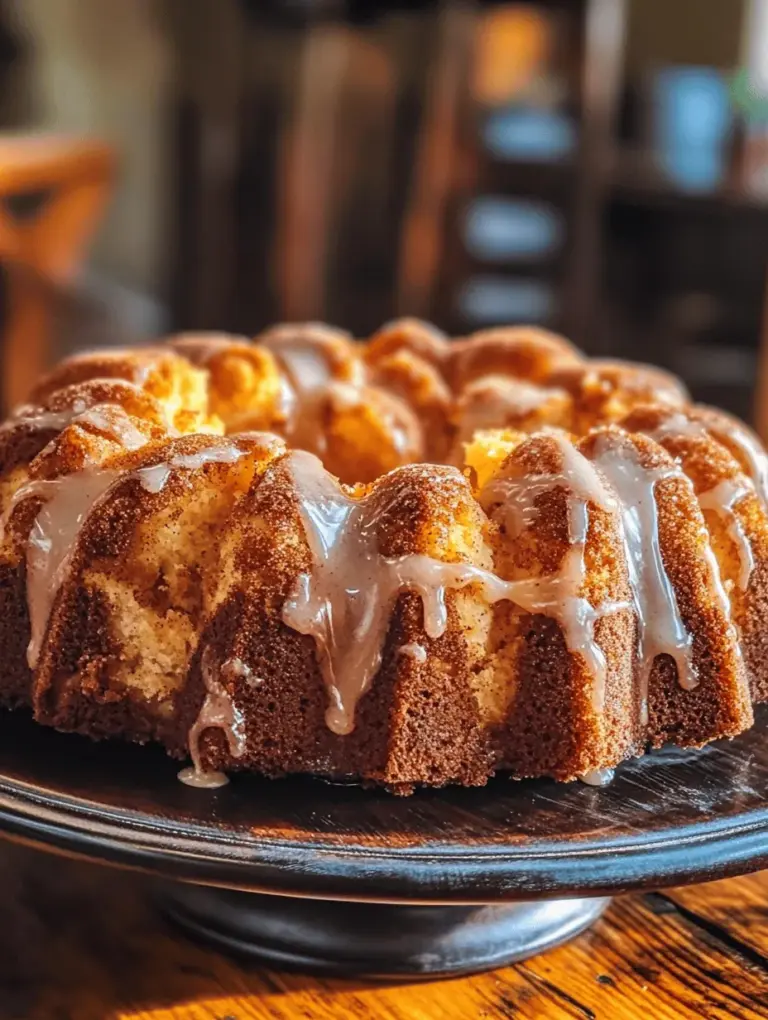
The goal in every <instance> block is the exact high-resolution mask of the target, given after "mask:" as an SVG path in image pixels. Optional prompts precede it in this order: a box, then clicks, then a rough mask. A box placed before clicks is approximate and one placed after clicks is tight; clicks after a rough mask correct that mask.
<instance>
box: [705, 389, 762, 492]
mask: <svg viewBox="0 0 768 1020" xmlns="http://www.w3.org/2000/svg"><path fill="white" fill-rule="evenodd" d="M695 414H696V417H697V418H698V419H700V420H701V421H702V422H703V423H704V425H705V427H706V428H707V430H708V431H709V432H710V433H711V434H712V435H713V436H714V437H715V439H717V438H718V433H720V434H721V435H722V436H723V437H724V438H725V441H726V443H727V442H731V443H732V444H733V445H734V446H735V447H736V448H737V449H738V450H739V451H740V452H741V454H742V456H743V458H744V460H745V461H746V465H747V469H748V474H749V476H750V478H751V479H752V481H753V482H754V484H755V489H756V490H757V494H758V496H759V497H760V501H761V502H762V504H763V506H765V507H768V453H767V452H766V451H765V450H764V449H763V446H762V445H761V443H760V440H759V439H758V438H757V436H756V435H755V433H754V432H753V431H752V430H751V429H749V428H747V426H746V425H745V424H744V423H743V422H741V421H739V420H738V419H736V418H733V417H732V416H731V415H729V414H726V413H725V412H724V411H718V410H716V409H714V408H709V407H696V408H695Z"/></svg>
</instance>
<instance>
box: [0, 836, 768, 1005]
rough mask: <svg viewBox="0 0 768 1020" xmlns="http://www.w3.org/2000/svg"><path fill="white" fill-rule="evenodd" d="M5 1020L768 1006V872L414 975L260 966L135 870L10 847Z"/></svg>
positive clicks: (666, 896) (1, 933) (1, 954)
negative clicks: (445, 974)
mask: <svg viewBox="0 0 768 1020" xmlns="http://www.w3.org/2000/svg"><path fill="white" fill-rule="evenodd" d="M0 867H1V868H2V874H3V884H4V895H3V897H2V900H1V901H0V1018H2V1020H9V1018H12V1020H70V1018H71V1020H129V1018H130V1020H257V1018H258V1020H261V1018H271V1020H276V1018H277V1020H281V1018H289V1017H290V1018H297V1020H298V1018H301V1020H307V1018H312V1020H313V1018H322V1020H325V1018H333V1020H344V1018H347V1017H349V1018H351V1017H355V1018H358V1020H360V1018H366V1020H367V1018H372V1020H378V1018H382V1020H383V1018H386V1020H401V1018H402V1020H432V1018H438V1017H440V1018H443V1017H447V1018H452V1017H456V1018H461V1020H475V1018H486V1017H487V1018H494V1017H501V1018H512V1017H514V1018H523V1020H529V1018H531V1020H561V1018H566V1017H574V1018H593V1017H594V1018H599V1020H630V1018H631V1020H636V1018H642V1020H667V1018H670V1020H673V1018H674V1020H680V1018H687V1017H706V1018H717V1020H720V1018H725V1017H739V1018H754V1017H762V1018H765V1017H768V872H763V873H762V874H759V875H755V876H752V877H747V878H736V879H729V880H727V881H722V882H714V883H712V884H710V885H700V886H695V887H693V888H689V889H679V890H675V891H672V892H665V893H654V894H650V895H645V896H639V895H636V896H628V897H626V898H624V899H620V900H618V901H615V902H614V904H613V906H612V907H611V909H610V910H609V912H608V914H607V915H606V916H605V918H604V919H603V920H601V921H600V922H598V924H597V925H596V926H595V927H594V928H593V929H592V930H591V931H590V932H588V933H587V934H586V935H583V936H582V937H581V938H580V939H578V940H577V941H575V942H573V943H571V944H570V945H569V946H566V947H564V948H563V949H559V950H555V951H553V952H550V953H548V954H546V955H544V956H541V957H539V958H537V959H533V960H529V961H527V962H525V963H521V964H518V965H517V966H516V967H509V968H506V969H504V970H500V971H496V972H494V973H490V974H482V975H479V976H478V977H473V978H467V979H461V980H454V981H443V982H435V983H430V984H411V985H379V986H377V985H375V984H371V983H368V982H365V981H359V980H350V981H348V982H347V981H340V980H321V979H318V978H312V977H307V976H305V975H302V974H288V973H276V972H273V971H267V970H261V969H259V968H258V967H256V966H253V965H250V964H248V963H242V964H241V963H237V962H234V961H232V960H229V959H226V958H224V957H223V956H220V955H218V954H217V953H214V952H211V951H209V950H208V949H206V948H204V947H200V946H197V945H195V944H193V943H192V942H189V941H188V940H187V939H186V938H185V937H183V936H182V935H180V934H179V933H178V932H177V931H176V929H174V928H173V927H171V926H170V925H168V924H167V923H165V922H164V921H163V920H162V918H161V917H160V916H159V915H158V914H157V912H156V911H155V909H154V908H153V905H152V902H151V888H152V887H151V883H150V882H149V881H148V880H146V879H144V878H143V877H141V876H138V875H133V874H129V873H127V872H121V871H112V870H109V869H107V868H101V867H98V866H95V865H89V864H80V863H74V862H70V861H65V860H63V859H61V858H57V857H53V856H48V855H44V854H42V853H39V852H37V851H33V850H26V849H24V848H21V847H11V846H5V845H3V846H2V847H0Z"/></svg>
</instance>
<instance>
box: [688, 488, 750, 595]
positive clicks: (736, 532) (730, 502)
mask: <svg viewBox="0 0 768 1020" xmlns="http://www.w3.org/2000/svg"><path fill="white" fill-rule="evenodd" d="M752 491H753V490H752V487H751V486H750V487H749V488H747V486H746V485H740V484H739V482H738V480H737V479H733V478H727V479H724V480H723V481H722V482H720V483H719V484H718V485H716V486H715V487H714V488H713V489H709V490H707V492H702V493H701V494H700V496H699V497H698V499H699V506H700V507H701V509H702V510H712V511H714V513H716V514H718V515H719V516H720V517H722V518H723V519H724V520H725V522H726V524H727V528H728V534H729V536H730V538H731V541H732V542H733V544H734V545H735V546H736V550H737V552H738V556H739V578H738V585H739V587H740V588H741V589H742V591H745V590H746V589H747V588H748V587H749V580H750V577H751V576H752V571H753V569H754V566H755V557H754V554H753V552H752V543H751V542H750V540H749V536H748V535H747V533H746V531H745V530H744V524H743V523H742V520H741V518H740V517H739V515H738V514H737V513H736V504H737V503H739V502H740V501H741V500H742V499H743V498H744V497H745V496H748V495H749V494H750V493H751V492H752Z"/></svg>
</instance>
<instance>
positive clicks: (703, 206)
mask: <svg viewBox="0 0 768 1020" xmlns="http://www.w3.org/2000/svg"><path fill="white" fill-rule="evenodd" d="M0 129H2V134H0V266H2V288H1V294H0V323H2V331H3V348H2V350H3V357H2V372H3V374H2V387H3V399H4V402H5V404H6V406H8V405H9V404H12V403H15V402H16V401H18V400H20V399H22V397H23V394H24V390H25V388H26V387H27V385H28V383H29V381H30V379H34V378H35V376H36V375H37V373H38V372H39V371H40V370H41V368H42V366H43V365H44V364H45V363H47V362H48V361H50V360H53V359H55V358H57V357H60V356H61V354H62V353H65V352H67V351H68V350H71V349H73V348H82V347H93V346H96V345H100V344H123V343H126V342H133V341H135V339H136V337H139V336H151V335H156V334H157V333H160V332H163V331H168V330H180V329H195V330H198V329H221V330H228V331H235V332H244V333H254V332H256V331H258V330H259V329H261V328H262V327H263V326H265V325H267V324H269V323H271V322H274V321H276V320H281V319H288V320H300V319H324V320H327V321H330V322H332V323H334V324H336V325H340V326H344V327H346V328H348V329H350V330H352V331H354V332H355V333H356V334H357V335H365V334H366V333H367V332H369V331H371V330H373V329H374V328H375V327H376V326H377V325H379V324H381V323H382V322H384V321H386V320H387V319H390V318H392V317H394V316H396V315H401V314H409V315H418V316H422V317H425V318H429V319H432V320H433V321H435V322H436V323H437V324H438V325H439V326H441V327H442V328H444V329H446V330H449V331H451V332H455V333H466V332H468V331H472V330H475V329H478V328H482V327H485V326H490V325H493V324H496V323H503V322H538V323H541V324H542V325H545V326H547V327H549V328H553V329H556V330H561V331H563V332H565V333H566V334H567V335H569V336H570V337H571V338H573V339H574V340H576V341H577V342H578V343H579V344H580V345H581V346H582V347H584V348H585V349H586V350H587V351H589V352H590V353H595V354H608V355H611V356H615V357H628V358H638V359H641V360H647V361H654V362H657V363H660V364H662V365H665V366H667V367H669V368H671V369H672V370H674V371H675V372H677V373H679V374H680V375H682V376H683V377H684V379H685V381H686V382H687V383H688V385H689V386H690V387H691V389H692V390H693V392H694V395H695V396H696V397H697V398H698V399H700V400H705V401H707V402H709V403H715V404H719V405H721V406H724V407H726V408H729V409H730V410H733V411H735V412H737V413H739V414H741V415H743V416H744V417H746V418H750V417H752V406H753V404H752V402H753V393H754V387H755V380H756V378H757V376H758V371H759V366H760V355H761V350H762V348H761V338H762V340H763V342H768V336H765V333H766V326H765V325H764V323H765V306H766V268H767V263H768V0H560V2H557V0H548V2H538V3H534V2H530V3H482V2H474V3H469V2H462V3H459V2H442V3H439V2H433V3H426V2H425V3H418V2H411V3H399V4H398V3H377V2H372V0H369V2H366V0H292V2H291V0H283V2H280V0H215V2H214V0H15V2H14V0H0Z"/></svg>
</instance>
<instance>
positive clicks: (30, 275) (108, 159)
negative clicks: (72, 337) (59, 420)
mask: <svg viewBox="0 0 768 1020" xmlns="http://www.w3.org/2000/svg"><path fill="white" fill-rule="evenodd" d="M114 171H115V158H114V154H113V153H112V150H111V149H110V148H109V147H108V146H106V145H102V144H100V143H98V142H91V141H85V140H81V139H68V138H55V137H50V136H46V135H40V136H28V135H2V134H0V262H2V263H3V268H4V301H3V329H2V333H3V336H2V407H3V409H4V410H5V411H7V410H9V409H10V408H11V407H13V406H14V405H16V404H18V403H20V402H21V401H23V400H24V398H25V397H26V395H27V393H28V392H29V390H30V388H31V386H32V384H33V383H34V381H35V380H36V379H37V378H38V377H39V375H40V374H41V372H43V371H44V370H45V369H46V368H47V367H48V365H49V364H50V361H51V353H52V352H51V347H50V343H51V331H52V327H53V322H54V307H55V304H54V302H55V295H56V292H57V291H58V290H59V289H60V288H63V287H65V286H67V285H69V284H71V283H72V281H73V278H74V276H75V273H76V271H77V269H78V267H79V266H80V263H81V260H82V257H83V253H84V250H85V247H86V245H87V243H88V241H89V240H90V238H91V236H92V234H93V231H94V230H95V228H96V225H97V224H98V222H99V218H100V216H101V213H102V210H103V207H104V203H105V202H106V200H107V197H108V195H109V192H110V189H111V186H112V182H113V179H114Z"/></svg>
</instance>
